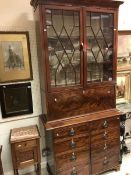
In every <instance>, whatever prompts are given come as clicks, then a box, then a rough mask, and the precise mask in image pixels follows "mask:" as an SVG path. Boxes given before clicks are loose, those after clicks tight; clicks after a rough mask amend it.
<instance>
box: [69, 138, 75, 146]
mask: <svg viewBox="0 0 131 175" xmlns="http://www.w3.org/2000/svg"><path fill="white" fill-rule="evenodd" d="M69 145H70V146H71V148H75V147H76V142H74V140H73V139H72V141H71V142H70V143H69Z"/></svg>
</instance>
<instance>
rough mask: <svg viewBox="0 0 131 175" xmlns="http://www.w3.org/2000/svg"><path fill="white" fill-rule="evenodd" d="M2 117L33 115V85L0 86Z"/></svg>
mask: <svg viewBox="0 0 131 175" xmlns="http://www.w3.org/2000/svg"><path fill="white" fill-rule="evenodd" d="M0 101H1V111H2V117H3V118H7V117H11V116H17V115H24V114H31V113H33V106H32V93H31V83H21V84H12V85H2V86H0Z"/></svg>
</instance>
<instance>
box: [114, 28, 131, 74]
mask: <svg viewBox="0 0 131 175" xmlns="http://www.w3.org/2000/svg"><path fill="white" fill-rule="evenodd" d="M129 69H130V70H131V31H119V32H118V52H117V71H125V70H129Z"/></svg>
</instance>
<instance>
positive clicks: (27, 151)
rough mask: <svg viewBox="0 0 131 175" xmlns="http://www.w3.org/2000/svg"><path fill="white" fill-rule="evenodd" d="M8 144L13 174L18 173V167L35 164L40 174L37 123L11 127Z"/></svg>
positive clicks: (16, 174)
mask: <svg viewBox="0 0 131 175" xmlns="http://www.w3.org/2000/svg"><path fill="white" fill-rule="evenodd" d="M10 144H11V153H12V161H13V168H14V174H15V175H18V174H19V172H18V169H22V168H25V167H27V166H31V165H35V168H36V172H37V174H38V175H40V172H41V170H40V169H41V166H40V163H41V158H40V157H41V156H40V134H39V130H38V127H37V125H32V126H26V127H21V128H14V129H12V130H11V133H10Z"/></svg>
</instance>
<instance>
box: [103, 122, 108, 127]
mask: <svg viewBox="0 0 131 175" xmlns="http://www.w3.org/2000/svg"><path fill="white" fill-rule="evenodd" d="M102 126H103V128H107V127H108V122H107V121H106V120H105V121H104V123H103V125H102Z"/></svg>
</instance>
